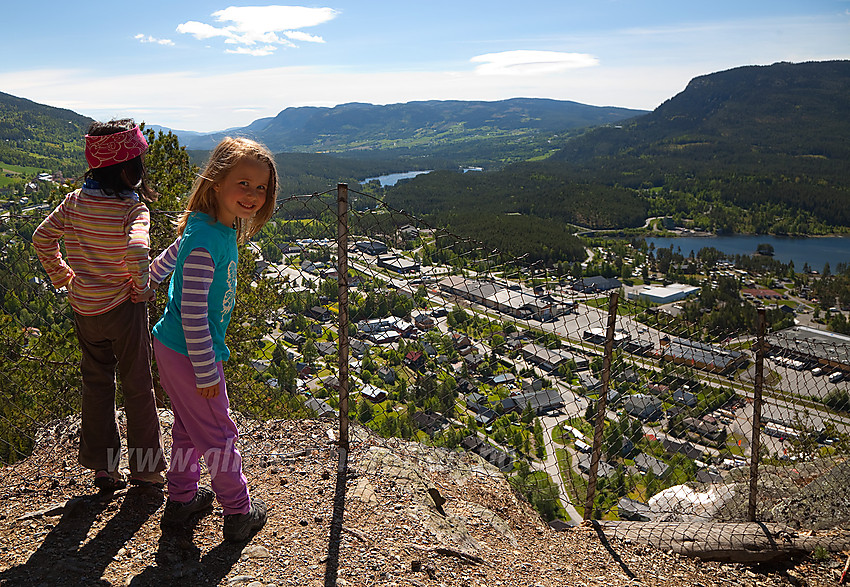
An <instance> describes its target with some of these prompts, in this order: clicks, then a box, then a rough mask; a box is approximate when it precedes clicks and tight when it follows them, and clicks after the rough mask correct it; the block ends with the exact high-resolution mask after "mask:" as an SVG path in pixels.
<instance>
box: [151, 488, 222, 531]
mask: <svg viewBox="0 0 850 587" xmlns="http://www.w3.org/2000/svg"><path fill="white" fill-rule="evenodd" d="M213 499H215V493H213V490H212V489H210V488H209V487H198V492H197V493H196V494H195V497H193V498H192V499H191V501H188V502H186V503H183V502H179V501H172V500H170V499H169V500H168V501H167V502H166V504H165V511H164V512H163V513H162V519H161V520H160V521H159V525H160V527H161V528H164V527H167V526H182V525H184V524H186V522H188V521H189V518H191V517H192V516H193V515H194V514H196V513H198V512H202V511H204V510H206V509H209V508H210V507H211V506H212V502H213Z"/></svg>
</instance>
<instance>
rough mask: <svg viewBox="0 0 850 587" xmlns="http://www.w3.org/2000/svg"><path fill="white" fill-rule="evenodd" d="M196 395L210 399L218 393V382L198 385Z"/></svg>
mask: <svg viewBox="0 0 850 587" xmlns="http://www.w3.org/2000/svg"><path fill="white" fill-rule="evenodd" d="M198 395H199V396H201V397H202V398H204V399H211V398H214V397H216V396H217V395H218V383H216V384H215V385H210V386H209V387H199V388H198Z"/></svg>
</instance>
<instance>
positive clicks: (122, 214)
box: [32, 190, 150, 316]
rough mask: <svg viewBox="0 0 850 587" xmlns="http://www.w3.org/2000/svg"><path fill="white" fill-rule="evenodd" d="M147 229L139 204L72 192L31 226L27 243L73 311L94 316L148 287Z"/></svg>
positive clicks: (147, 216) (147, 217)
mask: <svg viewBox="0 0 850 587" xmlns="http://www.w3.org/2000/svg"><path fill="white" fill-rule="evenodd" d="M149 230H150V212H149V211H148V208H147V206H145V205H144V204H143V203H141V202H139V201H137V200H134V199H131V198H119V197H109V196H101V195H90V194H88V193H86V192H85V191H84V190H76V191H74V192H71V193H70V194H68V195H67V196H65V200H64V201H63V202H62V203H61V204H59V206H58V207H57V208H56V209H55V210H53V212H51V213H50V215H48V217H47V218H45V219H44V222H42V223H41V224H40V225H39V227H38V228H36V230H35V233H34V234H33V237H32V242H33V245H34V246H35V250H36V254H38V259H39V261H41V264H42V265H43V266H44V269H45V271H47V275H48V276H49V277H50V280H51V281H52V282H53V286H54V287H56V288H60V287H63V286H65V287H67V289H68V298H69V301H70V302H71V306H72V307H73V308H74V311H75V312H77V313H78V314H82V315H85V316H96V315H98V314H103V313H104V312H108V311H109V310H112V309H113V308H115V307H117V306H118V305H119V304H121V303H123V302H124V301H126V300H127V299H129V298H130V292H131V291H132V290H134V289H135V290H136V291H137V292H142V291H144V290H145V289H146V288H147V287H148V269H149V265H150V260H149V258H148V252H149V249H150V234H149ZM61 239H64V240H65V252H66V255H67V258H66V259H63V258H62V254H61V252H60V250H59V241H60V240H61Z"/></svg>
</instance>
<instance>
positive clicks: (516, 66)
mask: <svg viewBox="0 0 850 587" xmlns="http://www.w3.org/2000/svg"><path fill="white" fill-rule="evenodd" d="M470 61H472V62H473V63H480V64H481V65H478V66H477V67H476V68H475V73H477V74H478V75H541V74H542V75H545V74H549V73H560V72H563V71H566V70H568V69H576V68H581V67H594V66H596V65H599V60H598V59H597V58H596V57H594V56H593V55H588V54H587V53H561V52H558V51H503V52H501V53H487V54H484V55H478V56H476V57H473V58H472V59H470Z"/></svg>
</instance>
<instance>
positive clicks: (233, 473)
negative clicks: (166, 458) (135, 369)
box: [153, 338, 251, 515]
mask: <svg viewBox="0 0 850 587" xmlns="http://www.w3.org/2000/svg"><path fill="white" fill-rule="evenodd" d="M153 348H154V352H155V354H156V363H157V367H158V369H159V379H160V382H161V383H162V387H163V388H164V389H165V392H166V393H167V394H168V397H169V399H170V400H171V409H172V410H173V412H174V426H173V427H172V429H171V464H170V466H169V469H168V497H169V499H171V500H173V501H178V502H183V503H185V502H188V501H191V499H192V498H193V497H194V496H195V493H197V491H198V481H199V479H200V477H201V469H200V466H199V459H200V457H201V456H203V457H204V462H205V463H206V465H207V469H208V470H209V472H210V477H211V485H212V489H213V491H215V495H216V498H217V499H218V503H220V504H221V507H222V509H223V510H224V513H225V515H226V514H245V513H248V511H249V510H250V509H251V498H250V497H249V496H248V484H247V480H246V479H245V475H243V474H242V456H241V455H240V454H239V451H238V450H236V439H237V438H238V437H239V431H238V430H237V429H236V424H234V422H233V420H232V419H231V418H230V413H229V412H230V401H229V400H228V398H227V388H226V385H225V383H224V371H223V369H222V366H221V363H220V362H219V363H218V365H217V367H218V374H219V377H220V378H221V383H220V384H219V388H220V391H219V394H218V395H217V396H216V397H214V398H210V399H206V398H203V397H201V396H200V395H198V393H197V387H196V385H195V372H194V370H193V369H192V363H191V361H189V357H187V356H186V355H182V354H180V353H178V352H176V351H173V350H171V349H170V348H168V347H166V346H165V345H164V344H162V343H161V342H159V340H157V339H156V338H154V341H153Z"/></svg>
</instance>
